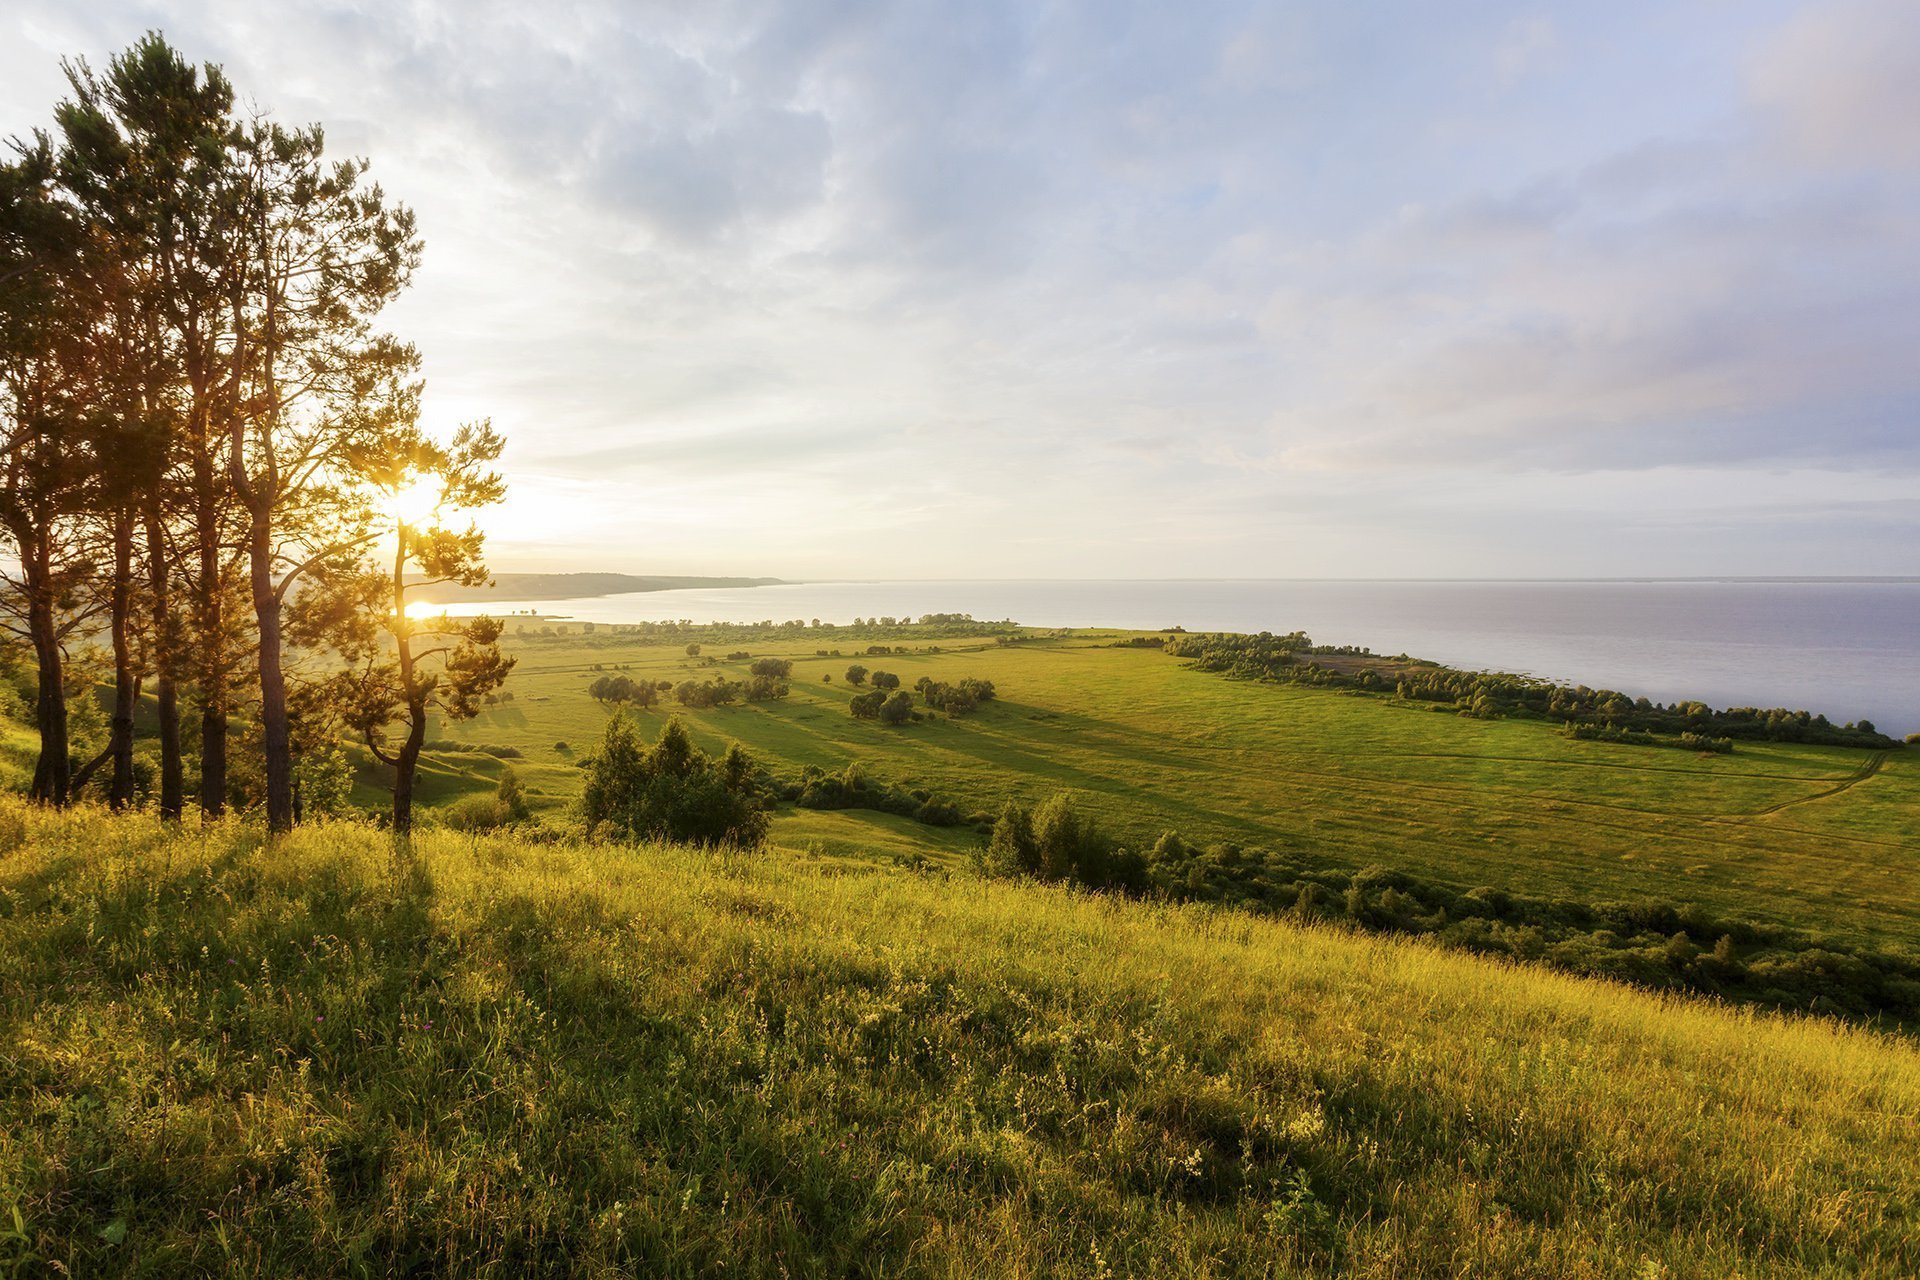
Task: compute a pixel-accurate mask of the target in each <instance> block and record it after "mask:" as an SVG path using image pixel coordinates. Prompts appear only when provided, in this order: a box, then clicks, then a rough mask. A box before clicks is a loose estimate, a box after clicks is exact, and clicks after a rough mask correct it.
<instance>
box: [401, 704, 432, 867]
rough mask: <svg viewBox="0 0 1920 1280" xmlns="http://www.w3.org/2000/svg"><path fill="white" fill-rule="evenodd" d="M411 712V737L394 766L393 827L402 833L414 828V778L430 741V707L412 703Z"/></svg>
mask: <svg viewBox="0 0 1920 1280" xmlns="http://www.w3.org/2000/svg"><path fill="white" fill-rule="evenodd" d="M407 716H408V720H407V740H406V741H405V742H403V743H401V744H400V754H399V755H398V756H397V757H395V760H394V766H393V829H394V831H395V832H396V833H398V834H400V835H405V834H407V833H408V832H409V831H412V830H413V780H414V777H415V775H416V774H417V773H418V771H419V766H420V750H421V748H422V747H424V746H425V745H426V741H427V709H426V708H425V707H423V706H409V707H408V708H407Z"/></svg>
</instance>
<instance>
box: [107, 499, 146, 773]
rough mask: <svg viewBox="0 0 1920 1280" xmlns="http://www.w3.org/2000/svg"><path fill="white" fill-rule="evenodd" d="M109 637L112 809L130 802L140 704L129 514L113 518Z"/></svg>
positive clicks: (125, 512)
mask: <svg viewBox="0 0 1920 1280" xmlns="http://www.w3.org/2000/svg"><path fill="white" fill-rule="evenodd" d="M109 591H110V595H109V608H110V611H111V614H112V617H111V621H110V629H111V631H112V636H113V718H112V720H111V721H110V722H109V726H108V737H107V748H108V751H109V752H110V754H111V756H112V759H113V781H112V784H111V786H110V788H109V790H108V792H107V802H108V804H110V805H111V806H112V807H113V808H115V809H124V808H126V807H127V806H128V805H130V804H132V803H133V713H134V709H135V707H136V706H137V705H138V704H139V701H140V676H139V673H138V672H136V671H135V670H134V666H133V515H132V513H131V512H129V511H127V510H125V509H122V510H120V511H116V512H114V515H113V582H112V584H111V586H110V589H109Z"/></svg>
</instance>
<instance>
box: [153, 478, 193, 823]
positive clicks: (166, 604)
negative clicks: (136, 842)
mask: <svg viewBox="0 0 1920 1280" xmlns="http://www.w3.org/2000/svg"><path fill="white" fill-rule="evenodd" d="M167 568H168V560H167V539H166V531H165V530H164V529H163V528H162V527H161V523H160V516H159V513H158V512H156V511H149V512H147V589H148V590H149V591H150V592H151V593H152V595H153V643H154V701H155V703H156V704H157V706H156V709H157V711H158V714H159V718H160V816H161V817H162V818H167V819H178V818H179V817H180V813H181V810H182V809H183V808H185V806H186V795H185V791H186V783H185V779H184V778H183V776H182V769H181V763H180V690H179V674H178V671H177V668H178V665H179V661H180V637H179V636H178V635H176V634H175V625H176V624H175V621H174V616H173V589H172V585H171V584H170V583H169V582H168V581H167Z"/></svg>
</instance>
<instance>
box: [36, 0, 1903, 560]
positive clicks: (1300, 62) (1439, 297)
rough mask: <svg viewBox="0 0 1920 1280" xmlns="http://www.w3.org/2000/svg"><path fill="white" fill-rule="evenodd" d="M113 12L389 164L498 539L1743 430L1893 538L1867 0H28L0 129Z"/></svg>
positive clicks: (1888, 235)
mask: <svg viewBox="0 0 1920 1280" xmlns="http://www.w3.org/2000/svg"><path fill="white" fill-rule="evenodd" d="M148 26H158V27H162V28H164V29H166V31H167V33H168V35H169V36H170V37H171V38H173V39H174V40H175V41H176V43H178V44H180V45H181V46H182V47H183V48H185V49H186V50H187V51H188V52H189V53H190V54H192V55H193V56H196V57H204V58H209V59H213V60H216V61H220V62H222V63H224V64H225V65H226V66H227V68H228V70H229V72H230V74H231V75H232V77H233V78H234V80H235V81H236V83H238V84H239V85H240V86H241V87H242V88H243V90H245V91H247V92H248V93H250V94H252V95H253V96H255V97H257V98H258V99H260V100H261V101H262V102H263V103H264V104H266V105H268V106H270V107H272V108H273V109H274V110H275V111H276V113H277V114H279V115H280V116H281V117H282V118H285V119H291V120H306V119H320V120H324V121H326V122H327V124H328V126H329V136H330V137H331V138H332V139H333V140H334V141H335V143H336V144H337V145H339V146H342V147H345V148H350V149H352V150H356V151H364V152H365V153H367V154H370V155H371V156H372V157H373V158H374V161H375V173H376V175H377V176H378V177H380V178H381V179H382V181H383V182H384V183H385V184H386V186H387V187H388V189H389V191H391V192H392V193H393V194H394V195H396V196H397V197H399V198H401V199H404V200H406V201H408V202H409V203H412V204H413V205H415V206H416V208H417V209H418V211H419V213H420V216H421V221H422V225H423V227H424V229H425V232H426V236H427V242H428V247H427V259H426V267H425V269H424V270H423V272H422V273H421V275H420V277H419V280H418V281H417V283H416V285H415V287H414V289H413V290H412V291H411V294H410V296H409V297H408V298H406V299H405V300H404V301H403V302H402V303H401V304H400V305H398V306H397V307H396V308H395V309H394V311H393V312H392V313H391V317H390V318H391V321H392V323H393V324H394V325H395V326H396V327H397V328H398V329H400V330H401V331H402V332H403V334H404V335H405V336H407V337H409V338H412V339H413V340H415V341H417V342H418V343H419V344H420V345H421V346H422V348H423V349H424V351H425V352H426V355H427V362H428V363H427V372H428V377H429V390H428V406H429V413H430V415H431V416H432V417H433V418H434V420H435V421H437V422H441V423H443V424H444V423H448V422H451V421H455V420H458V419H460V418H463V417H470V416H477V415H479V414H482V413H486V414H491V415H492V416H493V417H494V418H495V420H496V422H497V423H499V425H501V426H502V428H503V429H504V430H505V431H506V432H507V434H508V436H509V439H510V442H511V443H510V451H509V459H508V461H509V463H510V464H511V466H512V468H513V471H514V473H515V474H517V475H521V476H525V477H526V478H527V479H526V481H525V483H526V484H527V486H528V491H529V496H528V500H527V502H526V504H524V510H523V513H522V514H521V515H518V516H516V517H515V519H514V520H513V521H509V522H508V523H507V524H506V525H504V526H503V528H502V531H501V534H500V539H501V541H500V547H499V555H500V556H501V558H502V561H503V563H506V562H508V561H510V560H511V559H512V558H513V557H514V556H520V557H523V558H525V559H528V560H532V559H546V560H552V559H554V558H563V557H564V556H565V555H566V554H567V552H566V551H565V547H564V539H562V538H560V537H559V536H558V534H556V532H555V530H558V529H562V528H564V529H569V530H571V529H576V528H584V529H592V530H596V531H598V532H599V534H600V535H601V536H600V537H599V538H597V539H596V551H595V553H594V554H595V555H602V554H603V551H602V550H601V549H602V548H617V549H618V550H617V555H616V554H615V552H614V551H611V550H608V551H605V552H604V554H605V555H606V556H607V557H608V558H609V561H610V562H609V564H608V566H607V567H635V568H642V567H652V568H656V569H662V570H665V569H670V568H682V569H688V570H695V571H698V570H712V571H720V570H722V569H727V570H738V571H741V572H756V573H758V572H772V573H786V574H789V575H804V574H810V573H820V572H824V571H832V570H834V569H836V568H839V567H841V566H845V565H848V564H854V563H857V564H859V565H860V566H861V567H862V571H863V572H864V573H867V574H871V575H880V576H885V575H911V574H914V573H938V574H951V575H967V574H972V575H991V574H994V573H1017V574H1046V573H1075V572H1080V573H1092V574H1097V575H1111V574H1126V573H1132V572H1153V573H1162V574H1179V573H1183V572H1202V571H1204V572H1206V573H1208V574H1214V575H1217V574H1221V573H1226V574H1246V573H1262V572H1301V571H1303V570H1302V565H1301V562H1302V561H1304V562H1305V563H1308V564H1311V566H1312V571H1314V572H1328V573H1338V572H1350V571H1361V570H1363V569H1365V568H1366V567H1368V566H1372V565H1376V564H1378V563H1381V562H1382V561H1385V560H1392V561H1394V562H1395V563H1398V564H1402V565H1406V566H1409V567H1410V568H1411V567H1412V566H1418V568H1419V571H1423V572H1438V573H1449V572H1454V573H1485V572H1500V571H1502V569H1503V567H1510V568H1511V569H1512V571H1515V572H1527V573H1538V572H1543V571H1551V567H1550V566H1551V562H1552V561H1553V560H1554V558H1555V557H1559V558H1560V560H1562V561H1564V562H1565V563H1566V564H1567V565H1569V566H1575V565H1578V566H1581V567H1582V571H1589V572H1652V571H1657V568H1658V564H1659V562H1660V557H1661V555H1662V554H1663V553H1664V552H1663V548H1665V549H1666V551H1670V550H1671V547H1672V543H1673V537H1672V527H1673V521H1675V520H1676V519H1683V520H1684V519H1685V518H1686V517H1685V516H1684V515H1676V509H1675V507H1674V506H1673V505H1672V504H1674V503H1676V502H1683V501H1684V498H1683V496H1682V495H1683V494H1684V493H1685V492H1688V491H1689V490H1688V489H1687V487H1685V486H1677V485H1670V484H1669V483H1668V482H1667V480H1666V479H1665V477H1671V476H1673V475H1677V474H1681V473H1684V474H1686V475H1687V476H1689V477H1690V478H1691V479H1690V481H1689V483H1690V484H1691V485H1692V486H1693V488H1692V490H1691V491H1695V492H1697V491H1699V490H1701V489H1711V490H1720V491H1725V492H1750V491H1752V490H1753V489H1754V487H1755V485H1756V483H1757V482H1756V477H1764V476H1770V475H1773V474H1775V473H1779V474H1782V475H1788V476H1791V477H1794V478H1795V480H1794V483H1795V485H1796V486H1797V487H1798V488H1797V492H1798V495H1799V496H1798V499H1797V500H1796V503H1795V504H1793V505H1792V507H1791V510H1792V512H1793V514H1792V516H1791V520H1792V522H1793V524H1794V527H1795V528H1796V529H1797V530H1798V531H1799V534H1798V536H1799V537H1801V538H1802V539H1803V540H1810V542H1809V545H1811V546H1816V547H1817V546H1826V547H1830V548H1834V549H1836V550H1835V554H1839V553H1840V552H1841V551H1844V552H1845V554H1848V555H1859V556H1863V557H1865V559H1864V560H1862V561H1861V563H1860V566H1859V567H1860V568H1861V571H1870V570H1873V569H1878V570H1880V571H1899V570H1901V569H1903V568H1904V569H1909V570H1910V569H1911V568H1912V565H1911V562H1910V553H1907V552H1903V551H1902V550H1900V548H1901V547H1902V546H1907V545H1912V542H1911V539H1902V538H1901V537H1898V536H1893V535H1894V534H1895V533H1897V531H1898V530H1900V529H1903V528H1904V529H1907V530H1910V531H1912V532H1920V516H1916V515H1915V513H1914V512H1912V510H1911V509H1910V508H1909V507H1905V506H1901V505H1900V504H1899V503H1898V502H1896V501H1894V500H1893V499H1892V498H1887V497H1882V498H1876V499H1874V501H1876V502H1880V503H1881V505H1878V506H1874V507H1872V508H1871V509H1872V511H1873V512H1875V513H1876V514H1874V515H1873V517H1872V520H1873V522H1874V523H1875V528H1876V529H1877V530H1878V531H1879V533H1878V535H1877V541H1875V542H1873V543H1867V542H1863V540H1862V539H1861V538H1859V537H1858V536H1857V529H1858V522H1859V521H1860V520H1861V519H1863V517H1862V516H1861V510H1862V508H1861V507H1860V506H1859V503H1860V502H1861V501H1864V499H1862V498H1860V496H1859V495H1860V494H1861V493H1862V492H1864V491H1866V490H1869V489H1871V490H1873V491H1874V492H1876V493H1878V492H1879V488H1878V486H1884V485H1886V484H1893V485H1895V486H1897V485H1899V484H1908V485H1911V484H1912V483H1913V481H1914V480H1915V479H1916V478H1920V432H1916V431H1915V430H1914V425H1915V421H1916V415H1917V414H1920V372H1916V370H1915V368H1914V361H1913V360H1912V358H1911V352H1910V345H1911V344H1910V337H1909V335H1910V334H1911V333H1912V332H1914V331H1915V329H1916V327H1917V325H1920V227H1916V225H1915V223H1914V219H1913V218H1912V216H1911V215H1912V210H1913V209H1914V208H1915V207H1916V200H1917V199H1920V188H1917V187H1916V183H1917V182H1920V165H1916V164H1915V151H1914V148H1915V145H1916V139H1920V124H1916V123H1915V122H1916V121H1920V110H1916V109H1915V108H1916V106H1920V104H1916V102H1915V101H1914V98H1915V94H1916V92H1920V91H1916V89H1915V86H1916V85H1917V84H1920V73H1916V72H1915V71H1914V50H1915V48H1916V43H1915V41H1914V39H1913V38H1912V36H1913V28H1914V26H1915V20H1914V19H1913V17H1912V16H1911V14H1910V6H1906V5H1903V4H1900V3H1894V2H1892V0H1888V2H1886V3H1856V2H1853V0H1848V2H1846V3H1822V4H1809V5H1805V6H1803V7H1801V8H1800V9H1799V10H1797V11H1796V13H1795V14H1794V15H1792V16H1790V17H1789V18H1788V19H1786V20H1785V21H1779V20H1777V19H1776V18H1774V17H1772V16H1770V14H1769V12H1768V11H1763V10H1762V9H1760V8H1758V7H1756V8H1753V9H1751V10H1750V9H1747V8H1740V9H1737V10H1735V9H1730V8H1728V7H1726V6H1705V7H1698V6H1672V5H1661V4H1656V3H1652V2H1651V0H1645V2H1637V3H1628V4H1625V5H1618V4H1614V5H1604V6H1603V5H1598V4H1592V5H1562V6H1554V7H1553V8H1552V10H1551V11H1550V16H1549V12H1548V11H1545V10H1541V9H1538V8H1533V7H1524V6H1507V7H1495V8H1494V9H1491V10H1457V9H1456V10H1446V11H1440V10H1435V9H1433V8H1432V7H1431V6H1423V5H1414V4H1393V5H1387V6H1353V7H1347V8H1340V7H1332V8H1326V7H1323V8H1320V9H1317V10H1312V11H1308V10H1301V9H1287V10H1283V9H1282V8H1281V7H1279V6H1270V5H1260V4H1254V3H1251V2H1250V0H1202V2H1199V3H1195V4H1193V5H1190V6H1182V7H1180V8H1178V9H1174V8H1170V7H1167V6H1162V5H1154V4H1147V3H1097V4H1096V3H1091V2H1087V3H1070V4H1062V5H1053V6H1032V5H1028V4H1022V3H1015V2H1014V0H987V2H985V3H981V4H969V5H958V6H955V5H949V6H934V7H927V6H909V5H901V4H896V3H889V2H887V0H846V2H844V3H830V2H827V0H822V3H818V4H806V5H796V4H787V3H775V2H774V0H722V2H716V3H713V4H702V5H684V6H647V7H644V8H640V7H635V6H630V5H625V4H619V3H614V2H613V0H597V2H594V3H582V4H574V5H567V6H548V7H546V8H543V9H537V10H536V9H529V8H527V7H526V6H524V5H509V4H506V3H504V0H499V2H492V0H488V2H476V3H472V4H461V5H458V6H455V5H452V4H451V3H447V2H445V0H409V2H407V3H399V4H393V5H356V6H341V5H332V4H326V5H323V4H318V3H295V4H288V5H283V6H276V7H275V8H274V9H273V10H272V11H271V12H269V11H266V10H261V9H259V8H257V7H256V6H247V5H241V4H238V3H226V2H223V3H216V4H212V5H207V6H186V5H175V4H166V3H154V4H136V3H131V2H128V0H117V2H116V0H107V2H106V3H102V4H97V5H89V6H86V7H85V10H84V11H79V10H72V9H69V8H63V7H60V6H56V5H55V4H54V3H52V0H21V2H20V3H18V4H16V5H14V6H12V7H11V8H10V10H9V15H8V17H7V18H6V19H4V20H0V112H4V118H3V119H4V128H5V129H6V130H8V131H18V130H20V129H24V128H26V127H29V126H30V125H32V124H35V123H39V122H41V121H43V120H44V119H45V117H46V114H47V110H48V107H49V106H50V104H51V102H52V101H53V100H54V98H55V97H57V96H58V94H59V93H60V84H59V80H58V73H57V67H56V65H55V58H56V56H57V55H58V54H62V53H85V54H87V55H88V56H89V57H91V58H92V59H93V60H95V61H96V62H99V61H103V60H104V58H105V56H106V55H107V54H108V53H110V52H111V51H112V50H114V49H116V48H119V47H122V46H124V45H125V44H126V43H127V42H128V41H129V40H130V39H132V38H133V37H134V36H136V35H137V34H138V33H139V31H140V30H142V29H144V28H146V27H148ZM1634 476H1639V477H1641V483H1640V484H1639V486H1638V490H1639V496H1636V485H1635V483H1634V482H1633V481H1632V480H1631V477H1634ZM1436 477H1443V478H1444V481H1443V483H1444V484H1445V485H1446V486H1447V487H1448V489H1449V492H1451V493H1453V494H1455V495H1457V496H1458V498H1459V500H1458V501H1451V502H1441V503H1436V502H1433V501H1431V500H1429V497H1428V495H1429V494H1430V492H1431V489H1432V486H1433V485H1434V484H1435V483H1436V480H1435V478H1436ZM1585 493H1596V494H1597V493H1604V494H1605V495H1606V501H1605V503H1604V504H1603V508H1604V514H1602V507H1596V508H1594V509H1593V510H1588V509H1587V508H1585V507H1584V506H1583V505H1582V502H1581V501H1580V495H1582V494H1585ZM1888 504H1891V505H1888ZM562 509H564V511H565V514H566V520H565V521H560V520H558V518H557V517H556V518H555V519H553V520H548V519H546V518H545V517H543V516H541V515H540V514H539V512H541V511H543V510H544V511H560V510H562ZM1788 510H1789V504H1787V503H1786V502H1785V500H1784V499H1782V500H1779V501H1772V500H1770V501H1768V502H1763V503H1755V504H1751V505H1748V506H1741V507H1734V508H1728V509H1725V510H1720V511H1718V512H1717V513H1716V515H1715V517H1714V520H1715V522H1716V523H1715V524H1714V526H1713V531H1709V532H1705V533H1702V534H1701V541H1700V542H1699V544H1698V546H1697V548H1695V549H1694V550H1692V551H1690V553H1689V554H1690V555H1696V556H1698V557H1703V558H1704V559H1697V560H1695V561H1693V562H1691V563H1689V564H1688V566H1687V567H1686V571H1688V572H1697V571H1708V572H1711V571H1723V572H1736V571H1740V570H1742V569H1746V570H1750V571H1751V570H1760V569H1767V568H1770V567H1772V566H1771V563H1770V562H1769V563H1760V557H1762V555H1763V552H1762V550H1761V549H1762V548H1765V549H1766V550H1765V551H1764V555H1765V556H1773V555H1775V554H1776V553H1777V551H1778V545H1779V540H1778V539H1776V538H1774V537H1772V536H1771V534H1770V533H1769V530H1770V529H1771V528H1772V527H1773V523H1772V522H1775V521H1784V520H1787V519H1788V518H1789V517H1788V515H1787V514H1785V513H1786V512H1787V511H1788ZM1822 512H1825V513H1826V515H1825V516H1822V515H1821V514H1820V513H1822ZM1823 520H1824V521H1825V523H1824V525H1823V524H1822V521H1823ZM1609 521H1611V527H1609V525H1608V522H1609ZM1903 521H1904V522H1905V523H1904V524H1903V523H1902V522H1903ZM1809 530H1811V532H1809ZM566 536H567V537H572V536H574V535H573V534H571V533H568V534H567V535H566ZM1808 554H1810V555H1811V554H1813V553H1812V552H1809V553H1808ZM1715 556H1717V557H1719V558H1720V561H1719V562H1717V563H1712V564H1709V563H1706V562H1705V560H1706V559H1711V558H1712V557H1715ZM613 560H617V561H618V563H612V562H611V561H613ZM841 571H844V569H842V570H841ZM1569 571H1572V569H1569Z"/></svg>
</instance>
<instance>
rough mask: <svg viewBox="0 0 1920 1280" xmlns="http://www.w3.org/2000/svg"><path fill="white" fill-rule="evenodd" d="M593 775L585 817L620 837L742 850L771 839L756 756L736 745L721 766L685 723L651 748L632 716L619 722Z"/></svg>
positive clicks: (590, 764) (611, 725)
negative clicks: (755, 771)
mask: <svg viewBox="0 0 1920 1280" xmlns="http://www.w3.org/2000/svg"><path fill="white" fill-rule="evenodd" d="M586 775H587V785H586V791H585V793H584V794H583V796H582V797H581V802H580V803H581V812H582V814H583V816H584V817H585V818H586V820H587V824H588V826H589V827H590V828H592V829H593V830H595V831H599V832H605V833H607V834H610V835H612V836H613V837H614V838H616V839H621V840H678V841H683V842H686V843H689V844H698V845H721V844H725V845H737V846H740V847H742V848H754V847H757V846H758V845H760V844H761V843H763V842H764V841H765V840H766V835H767V824H768V818H767V815H766V813H765V811H764V810H763V809H762V808H761V805H760V799H759V796H758V795H757V794H756V793H755V791H754V789H753V782H752V777H753V764H752V760H751V758H750V757H748V756H747V754H746V752H745V751H743V750H741V749H740V748H739V747H738V746H737V745H736V746H735V747H733V748H732V749H731V750H729V751H728V753H727V755H726V758H725V759H724V760H722V761H721V762H720V763H719V764H717V765H716V764H715V763H714V761H713V760H712V759H711V758H709V757H708V756H707V755H706V753H705V752H703V751H701V750H700V749H699V748H698V747H697V746H695V745H694V743H693V739H692V738H691V737H690V736H689V735H688V734H687V731H686V728H685V726H683V725H682V724H681V723H680V721H679V719H678V718H677V717H676V718H674V719H671V720H668V721H667V723H666V726H665V727H664V728H662V729H661V730H660V737H659V738H658V739H657V740H656V741H655V742H654V744H653V746H652V747H650V748H649V747H647V746H644V745H643V744H642V743H641V741H640V735H639V733H638V731H637V730H636V729H635V727H634V723H633V721H632V720H631V719H630V718H628V717H627V716H626V715H625V714H620V715H616V716H614V717H613V719H611V720H609V721H608V722H607V728H606V732H605V733H604V734H603V735H602V737H601V740H600V749H599V750H598V751H596V752H595V753H594V754H593V755H592V756H590V757H589V758H588V760H587V762H586Z"/></svg>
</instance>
